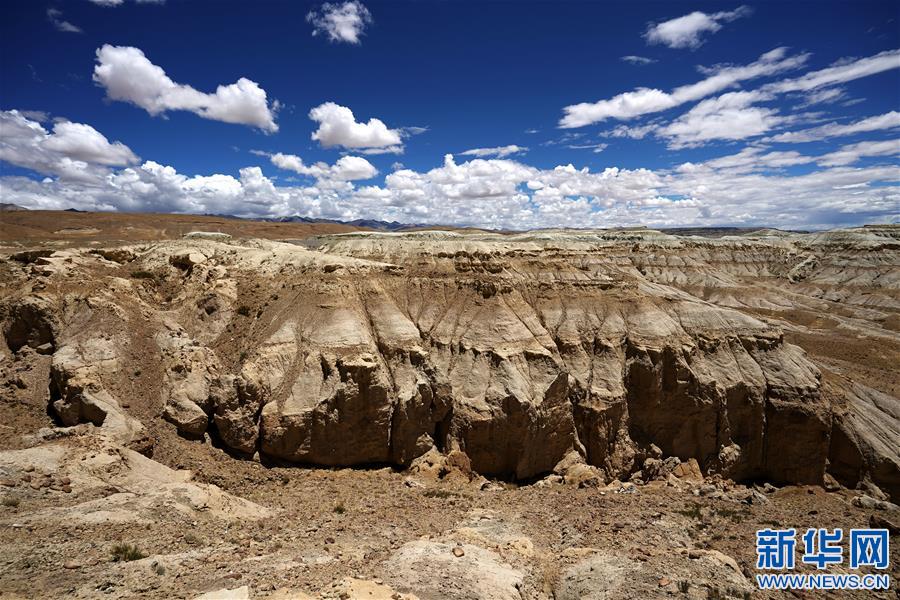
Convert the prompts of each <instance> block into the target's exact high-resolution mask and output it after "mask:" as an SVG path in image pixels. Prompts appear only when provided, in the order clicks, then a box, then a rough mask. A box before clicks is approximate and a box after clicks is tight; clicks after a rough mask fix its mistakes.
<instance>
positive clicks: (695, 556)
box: [688, 550, 703, 560]
mask: <svg viewBox="0 0 900 600" xmlns="http://www.w3.org/2000/svg"><path fill="white" fill-rule="evenodd" d="M701 556H703V555H702V554H701V553H700V551H699V550H689V551H688V558H690V559H691V560H697V559H699V558H700V557H701Z"/></svg>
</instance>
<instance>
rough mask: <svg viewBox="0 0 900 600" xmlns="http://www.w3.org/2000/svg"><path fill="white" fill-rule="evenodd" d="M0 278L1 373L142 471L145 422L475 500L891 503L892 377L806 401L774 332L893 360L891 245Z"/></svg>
mask: <svg viewBox="0 0 900 600" xmlns="http://www.w3.org/2000/svg"><path fill="white" fill-rule="evenodd" d="M3 269H4V271H5V273H4V275H5V279H6V282H7V283H6V285H5V286H4V291H3V297H2V305H0V320H2V331H3V334H4V335H3V340H4V346H5V347H4V348H2V352H3V355H4V360H7V361H8V360H9V359H10V358H11V357H12V356H13V355H15V354H18V353H21V352H23V349H25V350H24V351H25V352H33V353H34V354H36V355H39V356H48V357H49V368H48V377H47V390H48V394H49V397H48V410H49V411H50V412H51V414H52V415H53V416H54V417H55V418H56V419H57V421H58V422H59V424H61V425H65V426H74V425H77V424H79V423H92V424H93V425H94V426H95V427H97V428H98V429H99V431H101V432H104V434H105V435H107V436H109V437H110V439H113V440H115V441H116V442H118V443H122V444H125V445H130V446H131V447H133V448H135V449H138V450H141V451H144V452H147V453H150V452H152V445H153V440H152V439H151V438H150V437H148V435H147V433H146V431H145V424H146V422H147V420H148V419H156V418H158V417H161V418H162V419H165V420H166V421H168V422H169V423H171V424H172V425H171V426H172V427H175V428H177V430H178V432H180V433H181V434H182V435H184V436H186V437H190V438H202V437H203V436H204V435H206V436H211V437H212V438H214V440H216V443H219V444H221V445H223V446H224V447H226V448H228V449H229V450H230V451H232V452H233V453H234V454H235V455H236V456H237V457H253V456H257V457H259V458H260V459H263V460H268V461H275V462H278V463H279V464H303V465H316V466H327V467H342V466H371V465H393V466H395V467H399V468H406V467H409V466H410V465H411V464H412V463H413V462H414V461H415V460H416V459H417V458H419V457H421V456H422V455H424V454H426V453H427V452H429V451H432V450H435V451H437V452H439V453H441V454H443V455H447V454H452V453H458V454H461V455H464V456H465V457H466V458H467V460H468V461H469V463H470V465H471V469H472V470H473V471H475V472H477V473H479V474H481V475H485V476H488V477H493V478H500V479H506V480H514V481H525V482H527V481H534V480H537V479H538V478H541V477H543V476H546V475H548V474H550V473H553V472H554V469H556V470H557V472H559V465H560V464H561V463H563V462H564V461H565V462H566V464H574V463H578V464H583V465H585V466H587V467H590V468H592V469H593V470H594V471H593V472H594V473H595V474H596V475H597V476H598V477H599V478H600V479H603V480H604V481H611V480H614V479H620V480H626V479H628V478H630V477H635V476H637V477H641V476H644V477H645V478H646V476H647V475H649V474H645V473H643V472H642V471H643V470H647V469H650V470H653V469H654V468H655V467H654V465H655V463H654V462H653V461H657V460H658V461H664V460H665V459H666V458H669V457H675V458H677V459H678V460H679V461H681V462H687V461H689V460H690V459H695V460H696V462H697V464H698V465H699V467H700V469H701V470H702V472H703V473H704V474H706V475H710V474H718V475H721V476H722V477H724V478H729V479H733V480H736V481H770V482H775V483H795V484H805V483H812V484H821V483H822V482H823V478H824V477H825V476H826V473H827V474H829V475H830V476H833V477H834V478H836V479H837V480H838V481H839V482H841V483H842V484H844V485H847V486H850V487H855V486H856V485H858V484H860V483H861V482H871V483H874V484H875V485H877V486H879V487H880V488H882V489H884V490H885V491H886V492H887V493H888V494H889V495H890V496H891V497H892V498H894V499H897V498H898V496H900V456H898V454H900V409H898V400H897V396H896V390H895V387H894V386H895V385H896V377H894V378H893V380H891V377H890V376H888V377H887V380H886V381H883V382H881V384H880V385H879V383H878V382H877V381H876V382H874V383H873V382H872V381H868V380H867V379H866V378H864V377H863V378H860V377H854V375H853V374H852V373H850V374H847V373H842V374H840V375H842V377H830V378H828V377H826V378H823V375H822V370H821V369H820V367H819V366H818V365H817V364H816V361H815V360H814V359H812V358H811V357H810V355H809V354H808V353H807V352H805V351H804V350H803V349H801V347H799V346H798V345H795V344H793V343H790V342H789V341H787V340H786V339H785V329H786V328H788V329H790V328H791V327H794V326H793V325H792V324H791V321H790V320H788V321H783V320H781V319H779V315H780V314H781V313H785V314H787V313H790V314H792V315H796V314H797V313H798V312H802V313H803V314H804V315H808V316H809V318H813V319H828V320H829V324H830V326H832V327H834V328H836V329H845V330H853V329H858V330H859V331H861V332H864V333H865V335H867V336H869V337H870V338H871V339H874V340H882V341H883V344H884V348H885V354H886V356H887V359H888V360H890V359H892V358H896V357H897V356H898V354H897V348H898V334H897V329H898V324H900V319H898V309H900V228H897V227H890V226H885V227H869V228H861V229H853V230H839V231H832V232H825V233H818V234H788V233H784V232H776V231H761V232H757V233H756V234H752V235H744V236H740V237H723V238H717V239H707V238H699V237H679V236H673V235H667V234H665V233H661V232H656V231H652V230H640V229H636V230H603V231H539V232H529V233H524V234H507V235H503V234H492V233H483V232H474V233H460V232H451V231H420V232H407V233H346V234H338V235H330V236H321V237H317V238H309V239H305V240H302V241H296V242H290V241H281V242H278V241H268V240H259V239H237V238H231V237H230V236H228V235H224V234H212V233H202V232H196V233H193V234H189V235H187V236H186V237H185V238H183V239H179V240H168V241H158V242H153V243H142V244H138V245H133V246H122V247H115V248H84V249H81V248H68V249H64V250H56V251H54V250H47V249H43V250H37V251H22V252H18V253H13V254H11V255H10V257H9V259H8V260H6V261H5V262H4V263H3ZM795 320H796V319H795ZM832 370H833V369H832ZM894 375H896V373H894ZM136 381H137V384H138V387H137V388H135V382H136ZM125 405H127V406H128V407H129V408H125ZM648 459H650V463H648V462H647V461H648ZM636 474H637V475H636Z"/></svg>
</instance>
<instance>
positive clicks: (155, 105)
mask: <svg viewBox="0 0 900 600" xmlns="http://www.w3.org/2000/svg"><path fill="white" fill-rule="evenodd" d="M94 81H95V82H97V83H98V84H99V85H101V86H102V87H103V88H105V89H106V95H107V97H109V98H110V99H111V100H121V101H123V102H130V103H132V104H135V105H136V106H139V107H141V108H143V109H144V110H146V111H147V112H148V113H150V114H151V115H159V114H163V113H165V112H166V111H169V110H186V111H190V112H192V113H194V114H197V115H199V116H201V117H203V118H205V119H211V120H214V121H222V122H225V123H236V124H241V125H250V126H252V127H258V128H259V129H261V130H263V131H266V132H270V133H271V132H275V131H278V125H276V123H275V114H276V112H277V110H278V108H279V104H278V102H277V101H273V102H272V103H271V104H270V103H269V102H268V100H267V97H266V91H265V90H264V89H262V88H261V87H259V84H257V83H256V82H255V81H251V80H249V79H247V78H245V77H241V78H240V79H238V81H237V82H236V83H232V84H230V85H220V86H219V87H218V88H216V91H215V93H211V94H207V93H203V92H200V91H198V90H196V89H194V88H193V87H191V86H189V85H185V84H179V83H175V82H174V81H172V79H171V78H170V77H169V76H168V75H166V72H165V71H164V70H163V69H162V68H161V67H159V66H157V65H154V64H153V63H152V62H150V60H149V59H147V57H146V56H145V55H144V53H143V52H142V51H141V50H140V49H139V48H134V47H131V46H111V45H109V44H105V45H104V46H103V47H102V48H100V49H98V50H97V65H96V66H95V67H94Z"/></svg>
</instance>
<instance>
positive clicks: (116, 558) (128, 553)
mask: <svg viewBox="0 0 900 600" xmlns="http://www.w3.org/2000/svg"><path fill="white" fill-rule="evenodd" d="M142 558H147V555H146V554H144V553H143V552H141V550H140V548H138V547H137V546H135V545H134V544H116V545H115V546H113V548H112V559H113V562H130V561H132V560H141V559H142Z"/></svg>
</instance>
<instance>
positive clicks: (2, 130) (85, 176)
mask: <svg viewBox="0 0 900 600" xmlns="http://www.w3.org/2000/svg"><path fill="white" fill-rule="evenodd" d="M0 160H4V161H6V162H8V163H11V164H14V165H17V166H20V167H24V168H26V169H31V170H33V171H36V172H38V173H41V174H44V175H55V176H58V177H63V178H67V179H78V180H82V181H89V180H96V179H98V178H102V177H103V176H104V175H105V174H106V173H107V172H108V170H107V169H106V167H114V166H115V167H121V166H125V165H129V164H134V163H136V162H138V160H139V159H138V157H137V156H136V155H135V154H134V152H132V151H131V149H130V148H129V147H128V146H126V145H125V144H123V143H121V142H110V141H109V140H108V139H107V138H106V136H104V135H103V134H102V133H100V132H99V131H97V130H96V129H94V128H93V127H91V126H90V125H85V124H83V123H72V122H69V121H58V122H57V123H56V124H55V125H54V126H53V131H52V132H49V131H47V130H46V129H44V127H43V126H42V125H41V124H40V123H39V122H37V121H34V120H31V119H29V118H28V117H26V116H25V115H23V114H22V113H20V112H19V111H16V110H10V111H2V112H0Z"/></svg>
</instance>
